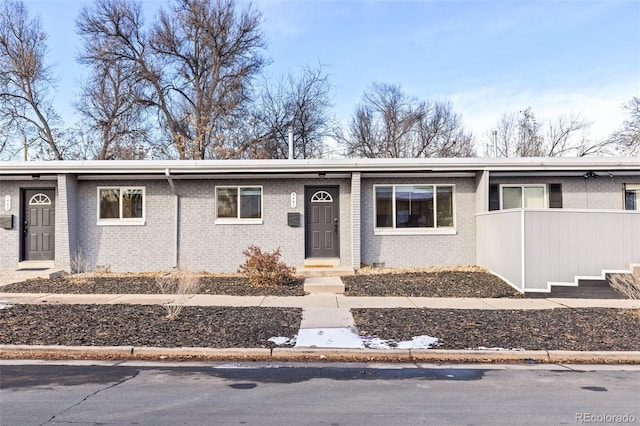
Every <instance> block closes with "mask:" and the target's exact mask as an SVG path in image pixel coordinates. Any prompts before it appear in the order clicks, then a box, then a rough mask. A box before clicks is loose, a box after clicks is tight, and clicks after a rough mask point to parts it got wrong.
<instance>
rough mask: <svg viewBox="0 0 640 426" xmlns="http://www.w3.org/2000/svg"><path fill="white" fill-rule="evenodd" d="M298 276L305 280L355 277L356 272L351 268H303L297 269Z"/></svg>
mask: <svg viewBox="0 0 640 426" xmlns="http://www.w3.org/2000/svg"><path fill="white" fill-rule="evenodd" d="M296 275H299V276H301V277H305V278H313V277H339V276H343V275H355V270H354V269H353V268H352V267H350V266H302V267H296Z"/></svg>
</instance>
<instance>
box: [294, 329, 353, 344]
mask: <svg viewBox="0 0 640 426" xmlns="http://www.w3.org/2000/svg"><path fill="white" fill-rule="evenodd" d="M295 347H296V348H314V347H315V348H356V349H359V348H364V345H363V343H362V340H361V339H360V336H359V335H358V333H357V332H356V330H355V329H353V328H302V329H300V331H299V332H298V338H297V340H296V346H295Z"/></svg>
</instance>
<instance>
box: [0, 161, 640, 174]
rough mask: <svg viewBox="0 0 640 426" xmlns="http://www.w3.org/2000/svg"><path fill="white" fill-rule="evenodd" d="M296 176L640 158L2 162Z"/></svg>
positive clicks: (519, 167) (0, 168)
mask: <svg viewBox="0 0 640 426" xmlns="http://www.w3.org/2000/svg"><path fill="white" fill-rule="evenodd" d="M167 170H168V171H169V173H171V174H199V175H203V174H205V175H206V174H212V175H216V174H230V173H238V174H253V173H260V174H283V173H284V174H300V173H322V172H324V173H327V172H342V173H345V172H346V173H350V172H373V173H375V172H423V173H428V172H478V171H483V170H487V171H496V172H500V171H501V172H505V171H508V172H518V171H522V172H525V171H528V172H531V171H572V170H575V171H579V170H592V171H609V170H611V171H616V170H634V171H639V172H640V157H624V158H616V157H581V158H498V159H488V158H425V159H413V158H401V159H332V160H324V159H315V160H129V161H124V160H118V161H104V160H83V161H26V162H25V161H4V162H0V176H1V175H33V174H59V173H69V174H82V175H86V174H98V175H100V174H105V175H106V174H115V175H118V174H127V175H131V174H134V175H137V174H140V175H144V174H147V175H148V174H165V173H166V171H167Z"/></svg>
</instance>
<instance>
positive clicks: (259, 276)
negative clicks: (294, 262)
mask: <svg viewBox="0 0 640 426" xmlns="http://www.w3.org/2000/svg"><path fill="white" fill-rule="evenodd" d="M242 254H244V255H245V256H246V259H245V262H244V263H243V264H242V265H240V267H239V268H238V272H240V273H241V274H244V275H246V276H247V277H248V278H249V283H251V285H254V286H278V285H289V284H291V283H293V282H294V281H295V273H296V268H294V267H293V266H288V265H287V264H286V263H284V262H283V261H282V260H280V255H281V254H280V247H278V248H277V249H275V250H273V251H272V252H271V253H267V252H263V251H262V250H261V249H260V247H258V246H255V245H251V246H249V247H248V248H247V249H246V250H244V251H243V252H242Z"/></svg>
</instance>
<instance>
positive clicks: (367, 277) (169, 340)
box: [0, 267, 640, 351]
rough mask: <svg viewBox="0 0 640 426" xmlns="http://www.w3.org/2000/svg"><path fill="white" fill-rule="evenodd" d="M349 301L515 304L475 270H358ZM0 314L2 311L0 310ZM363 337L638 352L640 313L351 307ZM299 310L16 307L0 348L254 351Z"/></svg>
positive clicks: (223, 285)
mask: <svg viewBox="0 0 640 426" xmlns="http://www.w3.org/2000/svg"><path fill="white" fill-rule="evenodd" d="M343 281H344V282H345V286H346V295H347V296H365V295H366V296H424V297H520V295H519V294H517V292H515V291H514V290H513V289H512V288H511V287H510V286H508V285H507V284H506V283H504V282H502V281H501V280H499V279H498V278H496V277H495V276H494V275H491V274H489V273H487V272H486V271H483V270H481V269H479V268H472V267H471V268H457V269H456V270H433V271H400V272H396V273H380V271H364V272H363V273H361V274H359V275H356V276H353V277H343ZM201 282H202V287H201V289H200V291H199V293H202V294H226V295H278V296H294V295H295V296H302V295H303V294H304V292H303V290H302V281H298V282H297V283H295V285H292V286H285V287H253V286H251V285H249V284H248V281H247V280H246V278H243V277H239V276H217V275H205V276H203V277H202V279H201ZM0 292H3V293H8V292H29V293H74V294H82V293H134V294H153V293H159V289H158V288H157V286H156V285H155V278H154V276H153V274H126V275H115V274H103V275H84V276H64V277H60V278H56V279H52V280H43V279H38V280H29V281H25V282H22V283H15V284H11V285H8V286H4V287H0ZM0 307H1V304H0ZM352 313H353V315H354V318H355V320H356V325H357V328H358V331H359V332H360V334H361V335H362V336H363V337H379V338H381V339H386V340H393V341H406V340H411V338H412V337H414V336H421V335H428V336H432V337H436V338H438V339H440V343H441V345H440V346H438V348H441V349H468V348H483V347H486V348H503V349H520V348H521V349H528V350H543V349H547V350H559V349H561V350H620V351H629V350H635V351H638V350H640V310H630V309H628V310H623V309H605V308H590V309H553V310H462V309H457V310H456V309H428V310H427V309H352ZM300 320H301V310H300V309H295V308H265V307H246V308H230V307H185V308H184V310H183V311H182V312H181V314H180V315H179V316H178V318H176V319H173V320H170V319H167V311H166V310H165V309H164V307H162V306H150V305H77V304H76V305H47V304H40V305H14V306H13V307H10V308H8V309H0V344H30V345H39V344H40V345H42V344H44V345H84V346H118V345H131V346H159V347H181V346H193V347H211V348H239V347H247V348H261V347H273V346H274V344H273V343H271V342H269V341H268V339H269V338H271V337H279V336H283V337H288V338H290V337H293V336H295V335H296V334H297V332H298V327H299V325H300Z"/></svg>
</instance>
